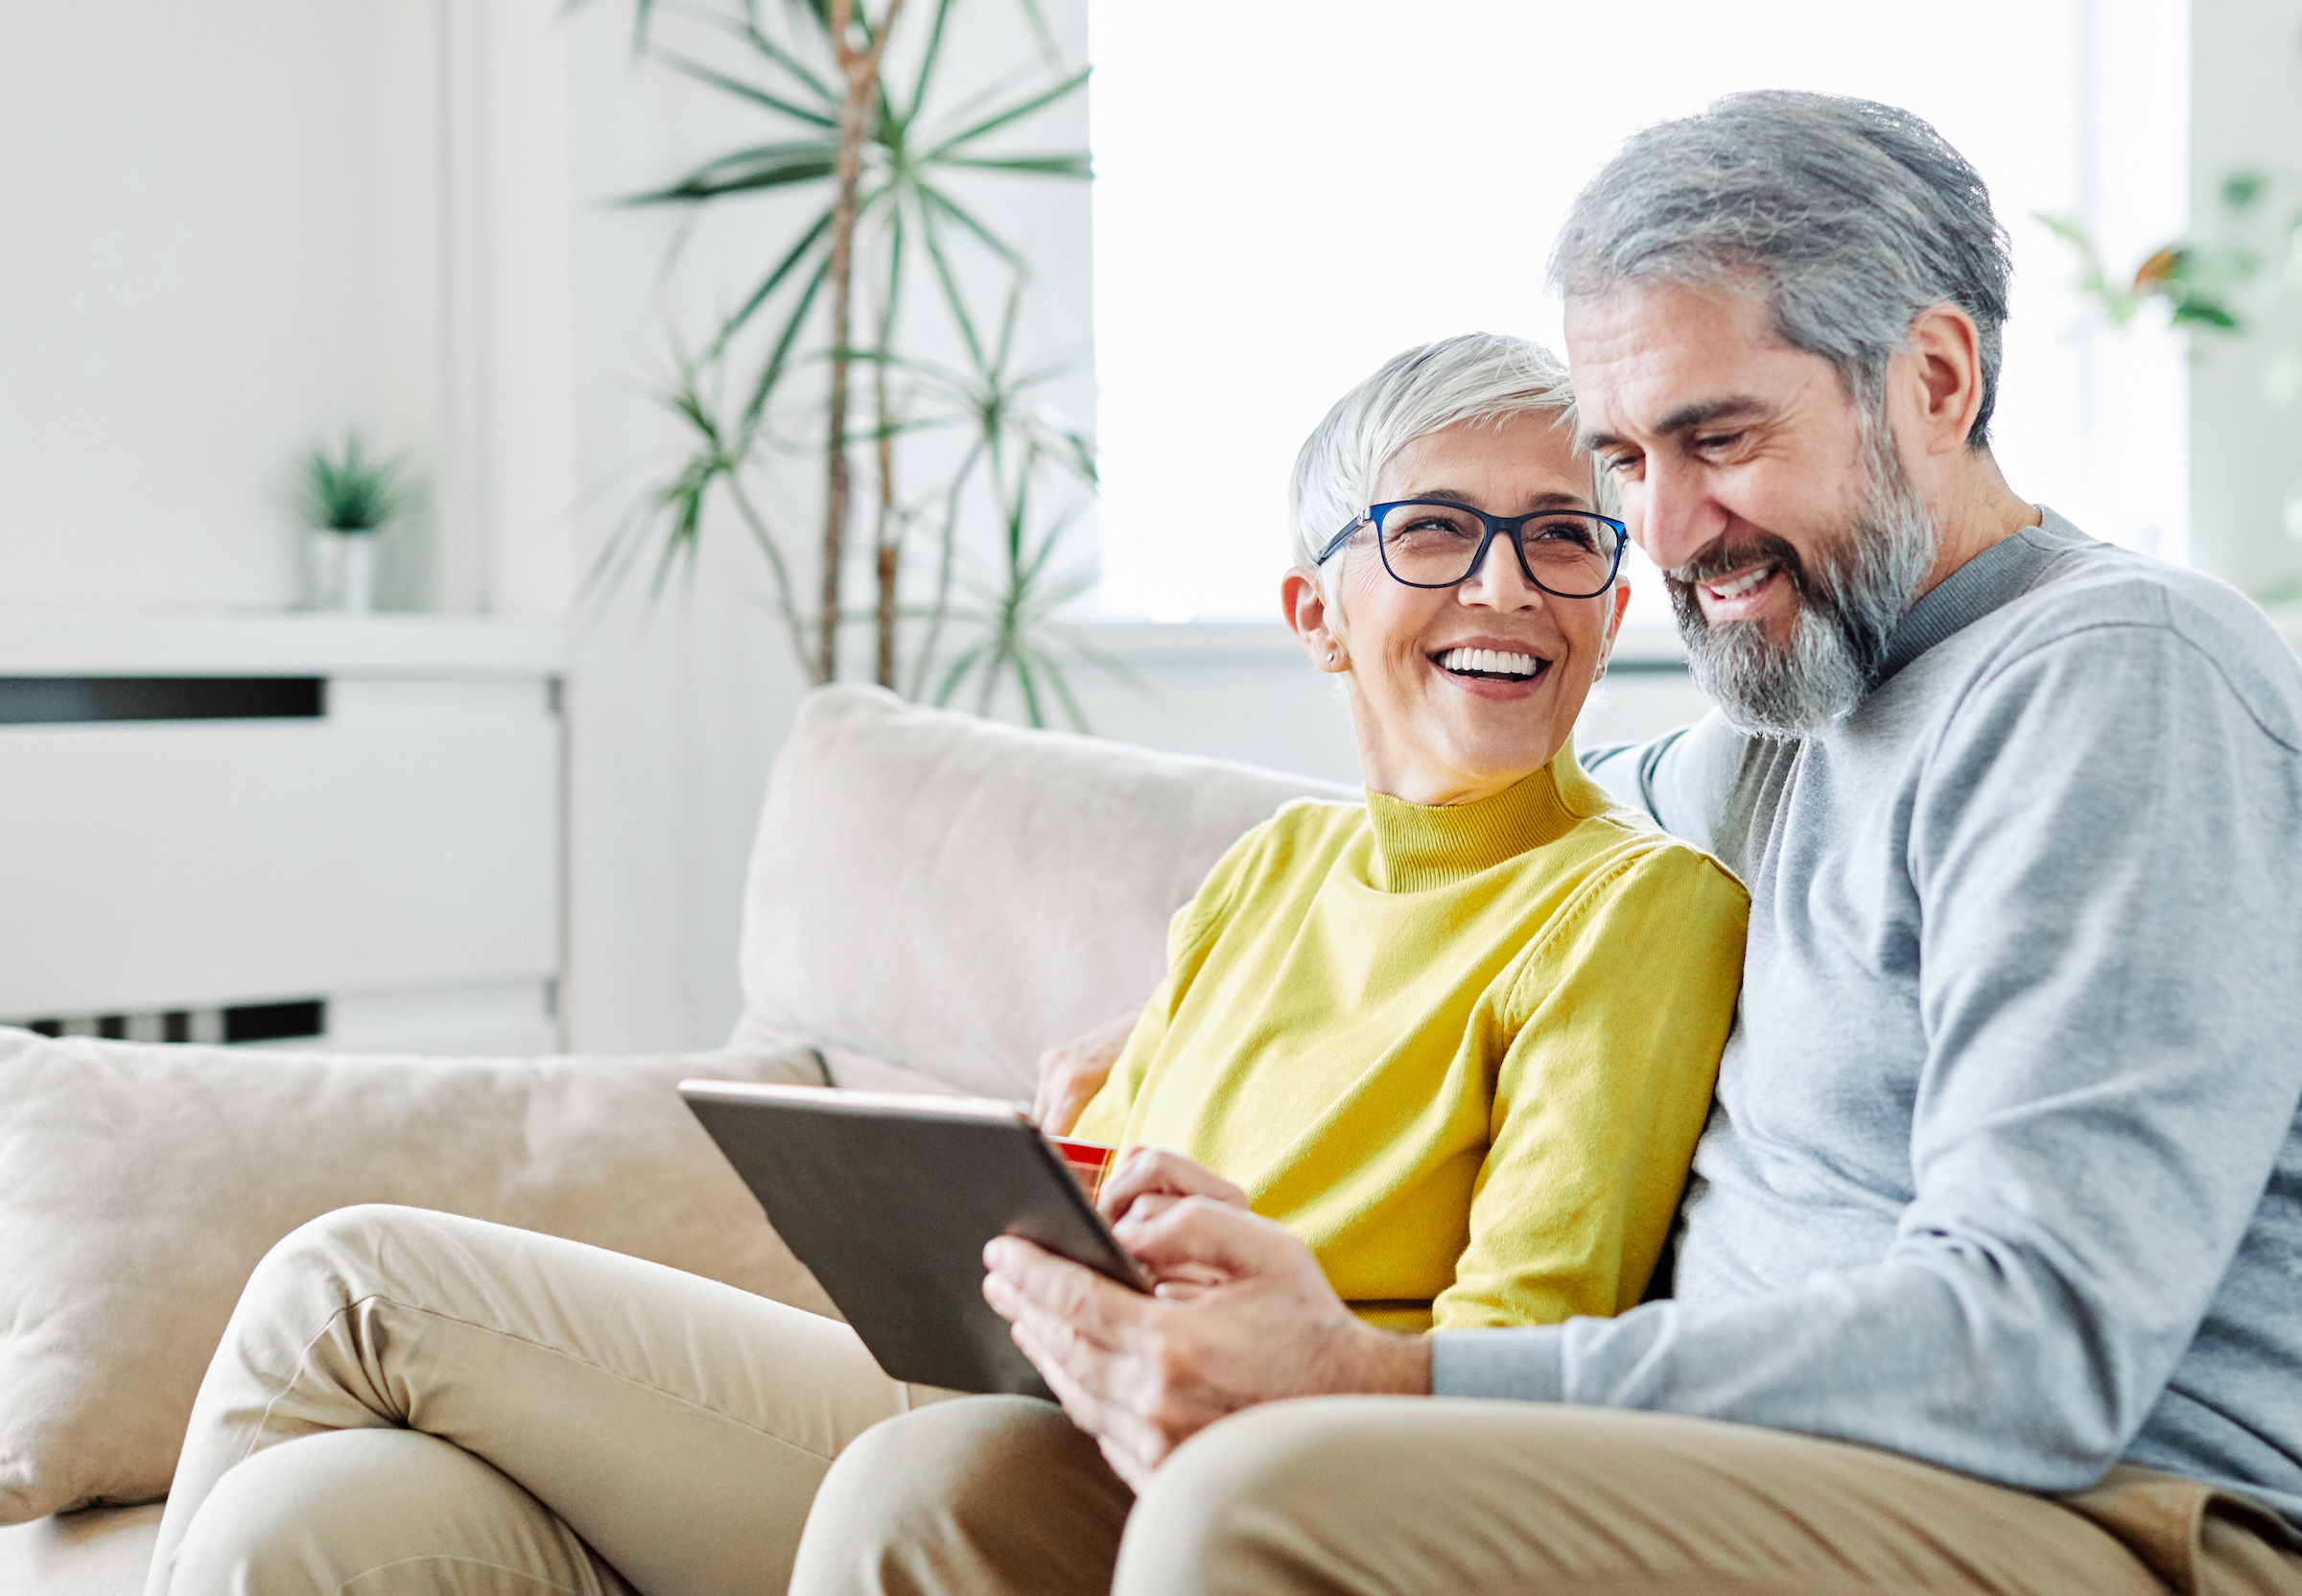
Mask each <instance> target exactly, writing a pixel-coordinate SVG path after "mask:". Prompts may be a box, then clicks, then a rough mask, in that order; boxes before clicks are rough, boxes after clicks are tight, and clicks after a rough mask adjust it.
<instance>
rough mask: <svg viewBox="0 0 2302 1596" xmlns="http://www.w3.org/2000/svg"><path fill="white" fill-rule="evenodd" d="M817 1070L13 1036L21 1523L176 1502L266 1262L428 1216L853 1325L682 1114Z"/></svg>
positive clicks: (4, 1486)
mask: <svg viewBox="0 0 2302 1596" xmlns="http://www.w3.org/2000/svg"><path fill="white" fill-rule="evenodd" d="M687 1075H725V1076H730V1077H734V1078H740V1079H749V1080H793V1081H809V1082H816V1081H820V1080H821V1079H822V1075H821V1072H820V1068H819V1066H818V1064H817V1061H816V1059H815V1057H814V1055H813V1054H811V1053H807V1052H804V1051H803V1052H793V1053H787V1054H784V1055H781V1056H776V1057H768V1058H760V1057H750V1056H745V1055H739V1054H715V1055H688V1056H684V1057H668V1058H653V1059H647V1058H641V1059H593V1058H550V1059H525V1060H425V1059H372V1058H356V1057H330V1056H326V1055H322V1054H294V1053H274V1052H249V1051H244V1050H236V1049H224V1048H217V1047H157V1046H135V1045H130V1044H124V1043H112V1042H98V1041H94V1040H89V1039H69V1040H64V1041H49V1040H47V1039H44V1038H41V1037H38V1036H35V1035H33V1034H31V1033H29V1032H26V1031H17V1030H7V1029H0V1524H12V1523H18V1522H22V1521H23V1520H26V1519H32V1518H38V1517H41V1516H43V1515H45V1514H51V1513H56V1512H59V1511H61V1510H65V1509H69V1508H74V1507H79V1506H83V1505H87V1504H91V1503H96V1502H133V1501H140V1500H148V1499H151V1498H153V1497H157V1496H160V1495H163V1494H165V1493H166V1491H167V1490H168V1482H169V1478H170V1476H171V1475H172V1474H173V1473H174V1472H175V1469H176V1453H177V1450H178V1448H179V1446H180V1445H181V1443H182V1440H183V1433H184V1425H185V1422H186V1420H187V1419H188V1418H189V1417H190V1414H191V1411H192V1398H193V1396H194V1394H195V1393H196V1392H197V1391H198V1389H199V1386H200V1376H201V1374H202V1373H203V1372H204V1371H205V1370H206V1368H207V1364H208V1359H209V1357H210V1356H211V1355H212V1354H213V1353H214V1351H215V1350H216V1346H217V1344H218V1342H219V1341H220V1340H221V1339H222V1338H223V1326H224V1321H225V1320H226V1319H227V1318H228V1317H229V1316H230V1314H231V1310H232V1304H233V1303H234V1302H236V1301H237V1300H238V1298H239V1295H240V1288H241V1287H242V1286H243V1285H244V1284H245V1283H246V1282H247V1277H248V1275H249V1273H250V1272H251V1271H252V1270H253V1269H254V1268H255V1265H256V1261H257V1260H258V1259H259V1258H261V1257H262V1256H264V1254H265V1252H266V1251H267V1250H268V1249H269V1248H270V1246H271V1244H272V1243H273V1242H275V1241H277V1240H278V1239H279V1238H280V1237H281V1236H283V1235H285V1234H287V1233H288V1232H290V1231H292V1230H294V1229H295V1227H296V1226H298V1225H300V1224H302V1223H304V1222H305V1221H306V1220H308V1219H312V1218H315V1217H317V1216H318V1215H319V1214H322V1213H326V1212H328V1211H329V1210H330V1209H338V1208H342V1207H344V1206H346V1205H347V1204H352V1203H405V1204H410V1205H412V1206H414V1207H418V1208H429V1209H441V1210H444V1211H446V1212H450V1213H460V1214H468V1215H471V1216H472V1217H475V1218H480V1219H490V1220H494V1221H497V1222H498V1223H501V1224H505V1225H517V1226H520V1227H522V1228H523V1229H527V1230H532V1231H542V1232H548V1233H550V1234H553V1235H563V1236H571V1237H574V1238H575V1239H576V1240H578V1241H588V1242H592V1243H594V1244H595V1245H598V1246H601V1247H609V1248H613V1249H615V1250H616V1251H618V1252H621V1253H628V1254H631V1255H633V1256H637V1257H644V1258H649V1259H652V1260H654V1261H656V1262H659V1263H667V1264H670V1265H672V1266H673V1267H675V1268H679V1269H685V1270H689V1271H691V1272H693V1273H694V1274H698V1275H704V1276H708V1277H710V1278H711V1279H716V1280H724V1281H727V1282H728V1283H730V1284H733V1285H738V1286H741V1287H743V1288H744V1289H746V1290H750V1291H756V1292H759V1293H762V1294H763V1295H765V1296H770V1297H775V1298H778V1299H780V1300H782V1301H785V1302H789V1303H796V1304H797V1305H799V1306H802V1307H807V1308H810V1309H812V1310H814V1311H816V1312H823V1313H828V1312H830V1311H831V1306H830V1303H828V1301H826V1300H825V1298H824V1297H823V1295H822V1291H821V1288H820V1287H818V1286H817V1285H816V1284H815V1282H814V1279H813V1278H812V1277H811V1276H810V1275H809V1274H808V1272H807V1270H806V1268H805V1267H804V1266H803V1265H801V1264H800V1263H799V1261H798V1260H797V1259H796V1258H794V1257H792V1256H791V1255H790V1254H789V1253H788V1252H787V1251H786V1250H785V1249H784V1246H783V1244H782V1243H781V1242H780V1241H778V1240H777V1239H776V1238H775V1235H774V1233H773V1232H771V1231H769V1230H768V1228H767V1223H766V1218H765V1215H764V1214H763V1213H762V1211H761V1209H760V1206H759V1204H758V1203H756V1202H755V1201H753V1199H752V1196H751V1194H750V1192H749V1191H748V1190H746V1189H745V1188H744V1186H743V1184H742V1182H741V1181H740V1180H739V1179H738V1178H737V1177H736V1175H735V1173H734V1171H733V1170H731V1169H730V1168H729V1167H728V1166H727V1164H726V1162H724V1161H723V1160H722V1159H721V1158H720V1156H719V1154H718V1151H717V1149H716V1148H715V1147H714V1146H713V1145H712V1143H711V1140H710V1138H707V1137H706V1136H705V1135H704V1134H703V1132H702V1130H701V1129H700V1127H698V1126H697V1125H696V1123H695V1121H694V1120H693V1117H692V1116H691V1115H689V1113H688V1111H687V1108H686V1106H685V1105H684V1104H683V1103H681V1102H680V1100H679V1098H678V1096H677V1095H676V1094H675V1093H674V1092H673V1091H672V1090H671V1088H672V1085H673V1083H675V1082H676V1081H678V1080H679V1079H680V1078H681V1077H683V1076H687Z"/></svg>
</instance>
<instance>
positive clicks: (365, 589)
mask: <svg viewBox="0 0 2302 1596" xmlns="http://www.w3.org/2000/svg"><path fill="white" fill-rule="evenodd" d="M333 535H334V537H335V539H336V543H337V546H338V548H339V549H340V551H341V557H340V560H339V563H338V566H337V570H338V573H339V579H338V581H337V584H336V607H337V608H338V609H340V610H341V611H343V612H344V613H345V614H346V615H366V614H368V613H369V612H371V611H372V610H374V609H375V607H376V534H375V533H373V532H337V533H335V534H333Z"/></svg>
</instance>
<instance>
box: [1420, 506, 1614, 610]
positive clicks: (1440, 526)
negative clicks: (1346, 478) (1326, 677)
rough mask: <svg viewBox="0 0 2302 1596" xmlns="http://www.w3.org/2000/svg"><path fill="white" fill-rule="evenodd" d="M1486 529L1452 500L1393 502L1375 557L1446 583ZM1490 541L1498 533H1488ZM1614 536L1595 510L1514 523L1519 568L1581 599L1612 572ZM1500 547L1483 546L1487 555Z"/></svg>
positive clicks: (1465, 567) (1429, 582)
mask: <svg viewBox="0 0 2302 1596" xmlns="http://www.w3.org/2000/svg"><path fill="white" fill-rule="evenodd" d="M1485 535H1486V528H1485V527H1484V525H1482V524H1481V522H1480V520H1479V518H1478V517H1477V516H1475V515H1473V514H1472V513H1471V512H1470V511H1468V510H1467V509H1465V508H1463V507H1462V506H1461V505H1440V504H1430V505H1394V506H1392V507H1391V508H1390V509H1389V510H1388V511H1386V512H1385V513H1384V515H1383V522H1382V539H1383V563H1384V564H1385V565H1387V566H1389V567H1390V569H1391V575H1394V576H1397V577H1398V579H1399V580H1400V581H1402V582H1412V583H1414V584H1416V585H1417V586H1419V587H1446V586H1449V585H1451V584H1453V583H1455V582H1459V581H1461V580H1463V579H1464V577H1466V576H1468V575H1470V562H1471V561H1472V560H1473V559H1475V558H1477V557H1478V552H1479V539H1480V538H1481V537H1483V536H1485ZM1496 541H1497V543H1500V542H1501V541H1502V540H1501V539H1500V538H1498V539H1496ZM1619 541H1620V540H1619V537H1618V535H1617V534H1616V532H1615V529H1614V528H1612V527H1609V525H1608V524H1607V523H1606V522H1604V521H1602V520H1600V519H1599V518H1598V517H1597V516H1595V515H1584V514H1580V513H1578V512H1575V511H1568V510H1562V511H1559V512H1557V513H1556V514H1551V515H1542V516H1538V517H1536V518H1535V519H1534V520H1532V521H1530V522H1528V523H1527V524H1526V525H1525V526H1524V527H1523V528H1520V529H1519V545H1520V547H1521V548H1523V549H1525V550H1526V552H1527V568H1528V569H1529V570H1531V571H1532V572H1534V573H1535V579H1536V581H1537V582H1538V583H1539V584H1540V585H1541V586H1542V587H1544V588H1546V589H1548V590H1549V591H1550V592H1552V593H1556V594H1561V595H1563V596H1566V597H1569V598H1585V597H1587V596H1588V595H1590V594H1594V593H1598V592H1600V591H1602V590H1603V589H1604V588H1605V587H1606V586H1607V584H1608V582H1609V581H1610V580H1611V579H1612V578H1613V575H1614V565H1615V552H1616V545H1617V543H1618V542H1619ZM1496 555H1502V556H1503V557H1504V558H1508V557H1509V555H1508V553H1507V552H1505V551H1503V550H1502V549H1499V548H1498V549H1493V550H1490V551H1489V556H1488V557H1489V558H1493V557H1495V556H1496Z"/></svg>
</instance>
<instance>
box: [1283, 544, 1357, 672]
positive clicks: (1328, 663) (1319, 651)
mask: <svg viewBox="0 0 2302 1596" xmlns="http://www.w3.org/2000/svg"><path fill="white" fill-rule="evenodd" d="M1279 607H1280V613H1281V614H1282V615H1284V616H1285V617H1286V621H1287V629H1288V630H1289V631H1292V632H1293V633H1294V634H1295V635H1296V636H1297V637H1298V638H1300V639H1302V640H1303V651H1304V654H1305V655H1306V656H1308V657H1309V659H1310V662H1311V663H1312V664H1313V665H1315V666H1317V667H1318V668H1319V669H1322V670H1330V671H1342V670H1349V669H1351V648H1350V645H1347V644H1346V643H1345V642H1344V641H1343V630H1342V621H1343V617H1342V614H1341V612H1340V610H1338V609H1335V608H1330V607H1329V606H1328V604H1327V595H1326V594H1325V593H1323V592H1321V591H1320V588H1319V573H1317V572H1316V571H1313V570H1312V569H1311V568H1310V567H1309V566H1307V565H1298V566H1294V567H1292V568H1291V569H1289V571H1288V572H1287V574H1286V576H1285V577H1284V578H1283V579H1282V580H1281V581H1280V584H1279Z"/></svg>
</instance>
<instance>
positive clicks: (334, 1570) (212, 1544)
mask: <svg viewBox="0 0 2302 1596" xmlns="http://www.w3.org/2000/svg"><path fill="white" fill-rule="evenodd" d="M160 1588H163V1589H165V1591H166V1592H167V1596H266V1593H269V1592H276V1591H289V1590H299V1591H321V1592H336V1591H341V1590H347V1589H348V1590H351V1591H356V1592H358V1593H359V1596H391V1593H394V1592H399V1591H426V1592H429V1591H436V1590H449V1589H452V1590H456V1591H459V1592H461V1591H471V1592H476V1593H478V1592H485V1593H489V1596H493V1593H496V1592H504V1593H505V1596H539V1593H540V1592H544V1591H582V1592H586V1593H597V1596H622V1592H623V1591H624V1586H623V1583H622V1580H621V1579H620V1578H618V1577H617V1576H616V1575H615V1573H614V1572H613V1570H611V1569H609V1568H608V1567H607V1566H606V1565H605V1564H604V1563H602V1562H599V1560H598V1559H597V1558H596V1557H595V1556H594V1555H593V1554H592V1553H591V1552H590V1550H589V1549H588V1548H587V1547H585V1546H584V1544H583V1542H582V1540H581V1539H580V1538H579V1537H576V1536H575V1534H574V1533H573V1532H572V1531H570V1530H569V1529H568V1527H567V1526H566V1525H565V1524H563V1523H561V1522H560V1521H559V1520H558V1519H557V1518H555V1517H554V1516H553V1515H552V1514H551V1513H550V1512H548V1511H547V1510H546V1509H545V1508H544V1507H543V1506H542V1504H541V1503H539V1502H537V1501H536V1500H535V1498H533V1497H532V1496H530V1495H529V1494H528V1492H526V1491H525V1490H521V1489H520V1488H519V1487H518V1486H516V1485H514V1484H513V1483H512V1482H511V1481H510V1480H508V1479H506V1478H505V1476H504V1475H502V1474H500V1473H498V1472H497V1471H496V1470H495V1469H493V1468H491V1467H488V1466H487V1465H486V1464H484V1463H482V1462H481V1461H480V1460H479V1459H478V1458H475V1457H473V1456H472V1455H471V1454H470V1453H468V1452H465V1451H463V1450H461V1449H460V1448H458V1447H456V1446H453V1445H450V1444H449V1443H446V1442H444V1441H438V1440H435V1439H434V1438H432V1437H430V1436H426V1435H421V1434H418V1433H416V1432H414V1431H411V1430H343V1431H336V1432H332V1433H328V1434H323V1435H317V1436H307V1437H305V1438H303V1439H301V1440H297V1441H294V1442H291V1443H287V1444H285V1445H281V1446H274V1447H271V1448H269V1449H267V1450H265V1451H261V1452H257V1453H255V1454H254V1455H252V1456H250V1457H249V1458H247V1460H245V1461H244V1462H242V1463H241V1464H239V1465H238V1466H237V1467H233V1468H232V1469H230V1470H229V1471H227V1472H226V1473H225V1474H224V1475H223V1478H222V1479H221V1480H219V1481H218V1482H217V1484H216V1488H215V1490H212V1491H211V1492H210V1493H209V1494H208V1496H207V1498H206V1499H205V1500H204V1501H203V1502H202V1503H201V1504H200V1512H199V1514H197V1515H196V1516H195V1517H194V1519H193V1520H192V1523H191V1525H190V1526H189V1527H188V1528H187V1530H186V1532H185V1535H184V1538H183V1541H182V1543H181V1544H180V1545H179V1546H178V1547H177V1548H176V1555H175V1558H174V1560H173V1565H172V1567H171V1569H170V1571H169V1575H168V1579H167V1581H166V1583H165V1584H164V1585H163V1586H161V1587H160Z"/></svg>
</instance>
